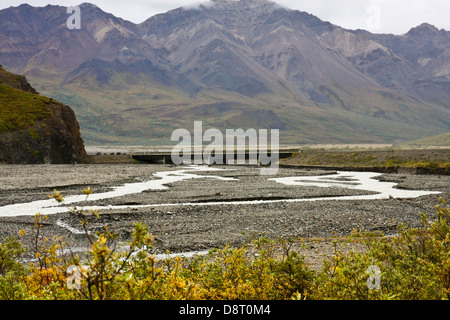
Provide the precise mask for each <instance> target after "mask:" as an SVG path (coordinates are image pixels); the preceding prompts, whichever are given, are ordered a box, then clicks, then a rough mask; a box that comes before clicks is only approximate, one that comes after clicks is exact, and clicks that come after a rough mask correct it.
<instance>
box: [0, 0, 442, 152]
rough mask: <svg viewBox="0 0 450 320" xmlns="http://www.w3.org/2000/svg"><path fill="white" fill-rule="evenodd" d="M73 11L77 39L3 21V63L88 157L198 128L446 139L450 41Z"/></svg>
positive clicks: (268, 21) (222, 7)
mask: <svg viewBox="0 0 450 320" xmlns="http://www.w3.org/2000/svg"><path fill="white" fill-rule="evenodd" d="M80 8H81V13H82V21H83V22H82V28H81V30H68V29H67V27H66V20H67V18H68V15H67V13H66V8H64V7H59V6H51V5H49V6H47V7H43V8H33V7H31V6H28V5H22V6H19V7H12V8H8V9H5V10H2V11H0V35H1V36H0V46H1V47H2V48H4V49H3V50H2V52H1V53H0V63H3V64H4V65H6V66H8V68H10V69H11V70H14V71H16V72H20V73H23V74H25V75H26V76H27V77H28V78H29V79H31V81H32V82H33V83H34V82H35V83H36V84H37V85H36V86H37V87H38V89H39V91H41V92H44V93H45V94H47V95H49V96H52V97H54V98H56V99H58V100H60V101H63V102H65V103H67V104H70V105H71V106H72V107H73V108H74V110H75V112H76V113H77V117H78V119H79V121H80V123H81V126H82V132H83V136H85V137H86V140H87V141H88V142H89V143H108V144H121V143H133V144H152V143H163V144H167V143H168V142H170V135H171V132H172V131H173V130H174V129H176V128H187V129H191V128H192V126H193V121H195V120H202V121H203V122H204V126H205V129H206V127H216V128H219V129H226V128H243V129H246V128H256V129H257V128H265V129H280V130H282V132H281V139H282V142H284V143H319V142H322V143H333V142H334V143H349V142H353V143H357V142H359V143H376V142H383V143H384V142H393V141H398V140H411V139H416V138H421V137H425V136H430V135H434V134H438V133H442V132H445V131H448V128H449V126H450V121H449V120H448V119H449V118H450V104H449V101H450V69H449V65H450V33H449V32H447V31H444V30H438V29H436V28H435V27H433V26H431V25H428V24H423V25H421V26H419V27H417V28H414V29H412V30H411V31H410V32H409V33H407V34H406V35H403V36H394V35H375V34H371V33H369V32H366V31H362V30H356V31H353V30H346V29H343V28H341V27H339V26H335V25H333V24H331V23H329V22H324V21H321V20H320V19H319V18H317V17H315V16H313V15H310V14H308V13H305V12H300V11H296V10H290V9H287V8H284V7H281V6H278V5H277V4H275V3H272V2H269V1H265V0H247V1H219V0H216V1H210V2H207V3H204V4H202V5H198V6H197V7H190V8H179V9H175V10H171V11H169V12H167V13H164V14H159V15H156V16H153V17H151V18H149V19H148V20H146V21H144V22H143V23H141V24H138V25H137V24H133V23H131V22H128V21H125V20H123V19H120V18H117V17H114V16H113V15H111V14H108V13H105V12H103V11H102V10H101V9H100V8H98V7H96V6H94V5H92V4H83V5H81V6H80ZM5 21H8V23H6V22H5ZM2 22H3V23H2ZM23 25H25V26H23Z"/></svg>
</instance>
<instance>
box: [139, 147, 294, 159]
mask: <svg viewBox="0 0 450 320" xmlns="http://www.w3.org/2000/svg"><path fill="white" fill-rule="evenodd" d="M203 150H204V149H203ZM299 151H300V150H299V149H292V148H289V149H287V148H280V149H278V150H276V149H274V150H272V149H257V148H255V149H252V148H245V149H239V148H237V149H235V150H234V151H231V152H230V151H228V150H226V149H225V148H224V149H223V150H222V151H220V150H219V151H217V150H213V151H212V152H211V155H212V156H214V157H217V156H220V155H222V156H223V158H224V159H225V158H229V157H230V155H233V158H234V159H238V157H242V156H244V157H245V159H249V158H250V157H251V156H258V155H260V154H263V155H268V156H274V155H278V158H280V159H283V158H289V157H290V156H292V155H293V154H294V153H296V152H299ZM177 155H179V156H183V155H184V153H183V152H181V151H180V152H177ZM188 155H190V156H191V159H194V158H196V156H197V157H198V156H201V155H204V152H199V151H198V150H196V149H191V152H189V153H188ZM131 157H132V158H133V159H135V160H138V161H142V162H149V163H158V162H162V163H168V162H170V161H171V157H172V149H170V150H166V149H164V150H152V151H145V152H132V153H131ZM224 163H226V161H224Z"/></svg>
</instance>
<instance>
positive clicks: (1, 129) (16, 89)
mask: <svg viewBox="0 0 450 320" xmlns="http://www.w3.org/2000/svg"><path fill="white" fill-rule="evenodd" d="M85 158H86V151H85V149H84V142H83V140H82V138H81V136H80V127H79V125H78V122H77V120H76V117H75V113H74V112H73V110H72V109H71V108H70V107H68V106H66V105H64V104H62V103H60V102H58V101H55V100H53V99H50V98H47V97H44V96H41V95H39V94H38V93H37V92H36V91H35V90H34V89H33V88H32V87H31V85H30V84H29V83H28V82H27V80H26V79H25V77H23V76H19V75H15V74H12V73H10V72H8V71H6V70H5V69H3V68H2V67H1V66H0V163H9V164H38V163H55V164H64V163H76V162H78V163H81V162H83V161H84V160H85Z"/></svg>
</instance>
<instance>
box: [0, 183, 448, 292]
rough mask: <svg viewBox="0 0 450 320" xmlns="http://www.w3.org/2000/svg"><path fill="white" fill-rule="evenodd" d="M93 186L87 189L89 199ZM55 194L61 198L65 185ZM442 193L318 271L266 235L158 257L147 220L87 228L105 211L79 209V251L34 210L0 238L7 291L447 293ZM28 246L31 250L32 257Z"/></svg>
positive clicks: (1, 275)
mask: <svg viewBox="0 0 450 320" xmlns="http://www.w3.org/2000/svg"><path fill="white" fill-rule="evenodd" d="M91 192H92V191H91V190H90V189H87V190H84V193H85V194H86V196H87V197H88V196H89V194H90V193H91ZM51 197H52V198H54V199H55V200H56V201H60V202H61V201H64V196H63V195H62V194H61V193H59V192H58V191H55V193H54V194H53V195H51ZM440 201H441V203H440V204H439V205H437V206H436V208H435V212H436V216H435V217H434V218H433V219H429V217H427V216H426V215H425V214H421V219H422V225H421V227H418V228H409V227H408V228H407V227H405V226H400V227H399V229H398V233H397V234H396V235H395V236H384V235H383V234H381V233H368V232H363V231H361V230H354V231H353V233H352V234H351V235H349V236H348V237H347V238H346V239H345V241H349V242H355V243H358V244H361V243H362V244H364V250H358V251H356V250H355V251H350V252H347V253H343V252H341V251H339V250H336V252H335V253H334V254H333V255H332V256H331V257H329V258H327V259H325V260H324V261H323V264H322V267H321V268H320V269H318V270H313V269H311V268H309V267H308V266H307V265H306V264H305V257H304V256H302V255H300V254H299V253H298V252H296V250H295V249H294V248H295V247H294V245H293V244H294V242H296V243H298V240H293V239H278V240H270V239H267V238H264V237H255V239H254V240H253V241H252V242H251V243H249V244H247V245H244V246H241V247H236V248H233V247H231V246H225V247H223V248H220V249H214V250H211V251H210V252H209V254H208V255H205V256H196V257H193V258H181V257H175V258H167V259H161V260H159V259H157V258H156V256H155V255H154V254H153V251H152V249H153V245H154V237H153V236H152V235H151V234H150V233H149V231H148V227H147V226H146V225H144V224H142V223H136V224H135V226H134V228H133V232H132V236H131V237H130V240H129V241H128V242H127V243H126V244H123V243H119V242H118V240H117V235H115V234H113V233H112V232H110V231H109V230H108V229H107V228H105V229H104V230H103V231H102V232H99V233H97V234H95V235H93V234H89V233H88V232H87V228H86V224H87V223H88V221H89V220H90V219H89V218H92V217H91V216H95V215H97V216H98V214H99V213H98V212H93V211H85V210H84V209H77V208H74V209H73V214H75V215H77V216H78V217H79V218H80V223H81V226H82V227H83V228H84V230H85V231H86V236H87V238H88V241H89V243H90V250H89V252H88V253H87V254H86V255H82V256H80V255H78V254H75V253H73V252H71V248H70V247H69V246H68V245H67V244H66V243H65V242H64V239H63V238H55V239H48V238H46V237H45V235H44V234H43V230H42V226H43V224H44V223H45V220H46V219H47V217H45V216H42V215H41V214H36V215H35V217H34V227H33V229H32V231H31V232H25V231H21V232H20V233H19V234H18V235H16V236H11V237H8V238H6V239H3V241H2V242H1V243H0V299H3V300H28V299H33V300H36V299H37V300H53V299H56V300H72V299H77V300H80V299H87V300H106V299H112V300H114V299H117V300H119V299H120V300H128V299H129V300H139V299H151V300H157V299H163V300H178V299H189V300H233V299H241V300H255V299H257V300H291V299H296V300H297V299H298V300H322V299H340V300H342V299H348V300H358V299H364V300H372V299H378V300H387V299H402V300H413V299H427V300H429V299H436V300H440V299H449V298H450V213H449V209H448V206H447V205H446V202H445V201H444V199H441V200H440ZM336 241H338V240H336ZM339 241H342V239H339ZM25 242H27V243H26V244H27V245H26V246H25V245H24V244H25ZM25 247H27V248H28V249H25ZM62 253H64V254H62ZM26 254H28V256H29V255H30V254H31V255H32V257H33V258H32V259H28V260H27V259H25V257H26ZM374 266H375V267H377V268H378V269H379V270H380V272H381V273H380V274H379V277H380V278H379V280H380V281H379V286H378V288H375V289H370V288H373V287H371V286H369V285H368V284H369V281H370V274H369V273H367V270H370V268H371V267H374Z"/></svg>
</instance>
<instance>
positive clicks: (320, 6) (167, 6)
mask: <svg viewBox="0 0 450 320" xmlns="http://www.w3.org/2000/svg"><path fill="white" fill-rule="evenodd" d="M201 1H202V0H165V1H160V0H126V1H111V0H28V1H17V0H2V1H1V3H0V9H3V8H7V7H9V6H18V5H20V4H21V3H23V2H26V3H28V4H30V5H32V6H45V5H47V4H58V5H63V6H70V5H77V4H80V3H82V2H91V3H94V4H96V5H97V6H99V7H100V8H102V9H103V10H104V11H106V12H110V13H112V14H114V15H116V16H118V17H121V18H123V19H126V20H130V21H132V22H135V23H140V22H142V21H144V20H146V19H147V18H149V17H151V16H153V15H155V14H157V13H163V12H166V11H168V10H171V9H175V8H178V7H189V6H192V5H197V4H198V3H199V2H201ZM204 2H207V1H204ZM275 2H277V3H279V4H280V5H283V6H285V7H287V8H291V9H297V10H301V11H306V12H309V13H311V14H314V15H316V16H318V17H319V18H320V19H322V20H325V21H330V22H331V23H333V24H336V25H339V26H342V27H344V28H348V29H366V30H367V29H370V28H371V27H372V28H373V29H370V30H369V31H372V32H378V33H395V34H402V33H405V32H407V31H408V30H409V29H411V28H413V27H416V26H418V25H419V24H421V23H423V22H428V23H431V24H433V25H435V26H436V27H438V28H444V29H446V30H450V19H449V14H450V1H448V0H275ZM370 7H372V8H373V7H377V8H379V13H380V15H379V19H378V20H377V21H379V25H378V26H377V28H374V26H375V25H374V24H373V23H370V22H373V21H374V19H373V18H374V17H373V14H374V13H373V11H372V12H371V13H368V8H370Z"/></svg>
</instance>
